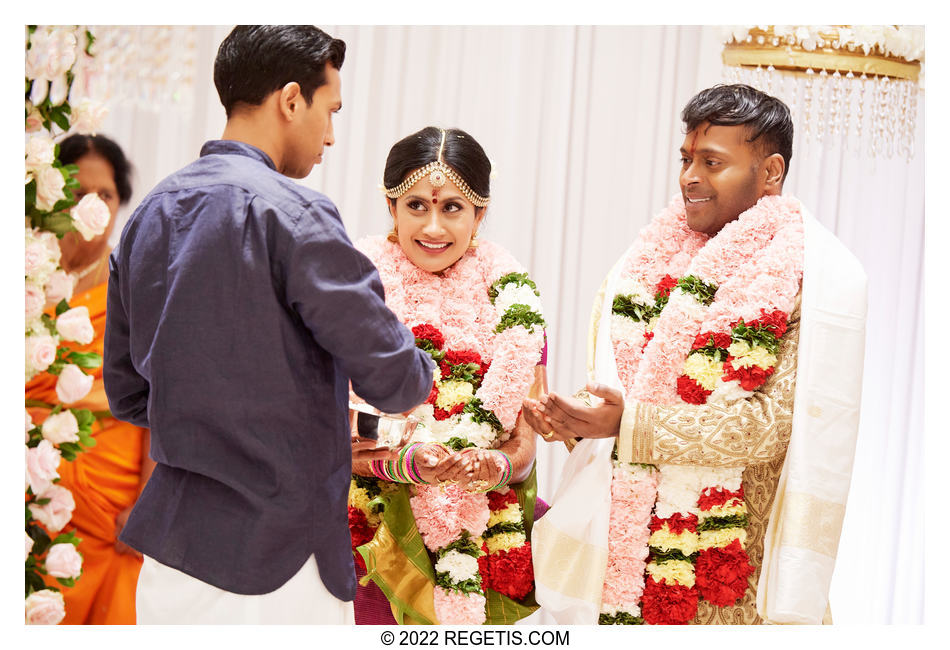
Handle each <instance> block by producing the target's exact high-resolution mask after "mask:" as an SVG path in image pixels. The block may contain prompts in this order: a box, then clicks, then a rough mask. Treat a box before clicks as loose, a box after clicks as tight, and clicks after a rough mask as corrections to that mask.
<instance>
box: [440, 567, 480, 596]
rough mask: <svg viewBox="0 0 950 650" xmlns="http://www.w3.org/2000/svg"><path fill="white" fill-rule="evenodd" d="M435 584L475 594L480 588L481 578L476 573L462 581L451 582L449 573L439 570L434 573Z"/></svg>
mask: <svg viewBox="0 0 950 650" xmlns="http://www.w3.org/2000/svg"><path fill="white" fill-rule="evenodd" d="M435 584H437V585H438V586H440V587H442V588H443V589H448V590H451V591H458V592H461V593H463V594H477V593H479V592H481V590H482V578H481V576H478V575H476V576H475V577H474V578H469V579H468V580H464V581H462V582H453V581H452V577H451V575H450V574H449V573H448V572H447V571H439V572H438V573H436V574H435Z"/></svg>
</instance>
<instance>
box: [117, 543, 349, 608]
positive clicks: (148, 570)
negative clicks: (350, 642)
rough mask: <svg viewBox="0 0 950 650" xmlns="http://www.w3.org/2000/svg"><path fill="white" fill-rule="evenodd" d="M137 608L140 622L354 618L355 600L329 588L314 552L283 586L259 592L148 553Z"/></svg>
mask: <svg viewBox="0 0 950 650" xmlns="http://www.w3.org/2000/svg"><path fill="white" fill-rule="evenodd" d="M135 613H136V619H137V620H136V623H137V624H138V625H163V624H165V625H191V624H211V625H234V624H249V625H261V624H281V625H352V624H353V603H352V602H346V601H342V600H339V599H338V598H336V597H335V596H333V594H331V593H330V592H329V591H327V588H326V587H325V586H324V585H323V581H322V580H321V579H320V573H319V572H318V571H317V561H316V559H315V558H314V557H313V556H312V555H311V556H310V559H308V560H307V561H306V562H305V563H304V565H303V566H302V567H300V570H299V571H297V573H296V574H295V575H294V576H293V577H292V578H291V579H290V580H288V581H287V582H285V583H284V584H283V585H282V586H281V587H280V588H278V589H277V590H275V591H272V592H270V593H268V594H262V595H259V596H246V595H243V594H235V593H231V592H230V591H225V590H223V589H219V588H217V587H215V586H213V585H209V584H208V583H207V582H202V581H201V580H198V579H197V578H193V577H191V576H190V575H188V574H186V573H182V572H181V571H178V570H177V569H173V568H171V567H169V566H165V565H164V564H161V563H159V562H157V561H155V560H153V559H152V558H150V557H148V556H145V558H144V563H143V564H142V571H141V572H140V573H139V581H138V587H137V591H136V596H135Z"/></svg>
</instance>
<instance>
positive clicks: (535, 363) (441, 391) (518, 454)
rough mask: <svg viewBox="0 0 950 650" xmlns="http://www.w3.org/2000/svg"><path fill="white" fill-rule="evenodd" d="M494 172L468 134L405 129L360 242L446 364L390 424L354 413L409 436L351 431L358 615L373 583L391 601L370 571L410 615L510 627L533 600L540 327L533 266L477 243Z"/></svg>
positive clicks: (394, 304)
mask: <svg viewBox="0 0 950 650" xmlns="http://www.w3.org/2000/svg"><path fill="white" fill-rule="evenodd" d="M490 172H491V163H490V161H489V160H488V157H487V156H486V155H485V152H484V150H483V149H482V147H481V146H480V145H479V144H478V142H476V141H475V139H474V138H472V136H470V135H469V134H467V133H465V132H464V131H461V130H458V129H439V128H435V127H427V128H425V129H422V130H421V131H419V132H417V133H413V134H412V135H409V136H407V137H406V138H403V139H402V140H400V141H399V142H397V143H396V144H395V145H393V147H392V149H391V150H390V153H389V156H388V158H387V161H386V168H385V172H384V176H383V181H384V188H383V189H384V191H385V194H386V200H387V206H388V208H389V213H390V215H391V216H392V219H393V224H392V230H391V232H390V233H389V234H388V236H385V237H382V236H381V237H370V238H367V239H364V240H361V241H359V242H357V247H358V248H360V249H361V250H362V251H363V252H364V253H365V254H366V255H367V256H368V257H369V258H370V259H371V260H372V261H373V262H374V263H375V264H376V266H377V268H378V269H379V274H380V277H381V279H382V282H383V285H384V287H385V290H386V304H387V305H388V306H389V308H390V309H392V310H393V311H394V312H395V313H396V314H397V316H399V318H400V319H401V320H402V321H403V322H404V323H405V324H406V325H407V326H409V327H410V328H411V329H412V331H413V333H414V334H415V336H416V345H417V346H419V347H420V348H422V349H424V350H426V351H427V352H429V353H430V354H431V355H432V357H433V359H434V360H435V361H436V363H437V365H438V368H437V370H436V372H435V376H434V378H433V384H432V391H431V393H430V395H429V398H428V400H427V401H426V403H425V404H423V405H422V406H419V407H418V408H416V409H415V410H414V411H412V412H411V413H409V414H408V416H409V419H408V420H405V421H404V422H401V421H397V420H393V419H389V418H382V420H381V421H380V423H379V424H378V425H375V424H374V425H372V426H371V427H370V429H371V430H370V431H368V432H367V429H366V427H365V418H364V420H361V419H360V418H361V417H363V416H359V415H356V414H354V416H353V418H352V420H353V421H354V425H353V428H354V434H357V433H363V434H364V435H367V434H368V435H372V436H375V435H379V436H380V438H381V439H383V438H385V436H384V433H385V432H384V429H385V428H386V426H387V424H390V423H397V422H398V425H399V426H404V425H405V423H406V422H408V423H410V427H409V429H411V430H412V433H411V435H407V437H406V440H407V442H405V443H404V442H400V443H395V444H393V447H394V448H393V449H392V450H391V451H383V452H381V451H379V449H380V447H376V446H375V443H367V442H366V440H365V439H364V438H361V437H354V441H355V442H354V463H353V472H354V476H353V482H352V484H351V489H350V501H349V505H350V508H349V512H350V515H349V516H350V529H351V533H352V537H353V546H354V549H355V550H356V551H357V553H356V561H357V564H358V565H363V564H364V563H365V568H366V572H367V576H368V578H367V579H364V580H362V581H361V582H363V583H364V586H363V587H361V588H360V591H359V593H358V594H357V599H356V610H357V611H356V616H357V622H360V620H361V619H363V620H366V619H367V616H366V614H367V612H369V611H370V610H372V609H373V602H372V601H373V598H372V596H371V593H370V592H371V591H372V593H376V594H377V597H378V599H381V598H382V597H381V596H379V592H376V591H375V589H372V588H371V586H369V585H367V584H366V583H367V582H368V580H369V579H371V580H373V581H374V582H375V583H376V585H378V586H379V588H380V589H381V591H382V593H383V594H385V596H386V597H387V598H388V600H389V604H390V606H391V610H392V613H393V615H394V616H395V619H396V621H397V622H399V623H442V624H480V623H488V624H502V623H513V622H514V621H515V620H517V619H519V618H522V617H524V616H527V615H528V614H530V613H531V611H533V609H534V608H536V605H535V604H534V599H533V588H534V578H533V570H532V565H531V544H530V541H529V537H530V530H531V523H532V521H533V514H534V504H535V497H536V482H535V474H534V455H535V438H534V434H533V432H532V431H531V429H530V428H528V427H526V426H525V425H524V421H523V419H522V417H521V414H520V408H521V403H522V400H523V398H524V397H525V396H527V395H536V394H537V393H538V392H539V391H540V390H542V389H543V388H544V384H545V373H544V365H543V361H542V356H543V352H544V351H545V350H544V348H545V339H544V320H543V318H542V315H541V303H540V298H539V293H538V291H537V288H536V286H535V284H534V282H533V281H532V280H531V279H530V278H529V277H528V275H527V273H526V272H525V270H524V268H523V267H522V266H521V265H520V264H519V263H518V262H517V261H516V260H515V259H514V258H513V257H512V256H511V255H510V254H509V253H508V252H507V251H505V250H504V249H502V248H501V247H500V246H498V245H496V244H493V243H491V242H488V241H485V240H481V239H479V238H478V228H479V226H480V225H481V224H482V222H483V220H484V219H485V213H486V210H487V206H488V203H489V176H490ZM360 422H364V425H360ZM373 422H375V421H373ZM416 423H417V424H416ZM412 425H415V428H414V429H412ZM376 427H378V428H376ZM400 430H404V429H400ZM367 444H369V445H371V446H373V449H374V450H373V451H370V452H366V451H365V450H366V446H367ZM365 458H373V459H374V460H364V459H365ZM360 568H362V566H360ZM361 610H362V611H361ZM385 613H386V614H388V612H385ZM361 614H364V616H361ZM370 618H372V617H371V616H370ZM385 618H387V619H388V616H386V617H385ZM389 620H390V622H391V619H389ZM373 622H384V621H382V620H380V621H373Z"/></svg>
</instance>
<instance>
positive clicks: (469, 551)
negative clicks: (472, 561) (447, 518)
mask: <svg viewBox="0 0 950 650" xmlns="http://www.w3.org/2000/svg"><path fill="white" fill-rule="evenodd" d="M449 551H457V552H459V553H464V554H465V555H470V556H472V557H475V558H477V557H481V556H482V549H481V548H480V547H479V546H478V544H476V543H475V541H474V540H473V539H472V537H471V535H469V533H468V531H467V530H463V531H462V535H461V536H460V537H459V538H458V539H457V540H455V541H454V542H452V543H451V544H449V545H448V546H446V547H444V548H441V549H439V555H445V554H446V553H448V552H449Z"/></svg>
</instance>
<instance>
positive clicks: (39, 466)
mask: <svg viewBox="0 0 950 650" xmlns="http://www.w3.org/2000/svg"><path fill="white" fill-rule="evenodd" d="M59 459H60V453H59V449H57V448H56V447H54V446H53V443H51V442H50V441H49V440H41V441H40V444H39V445H37V446H36V447H32V448H30V447H27V449H26V484H27V485H28V486H29V488H30V489H31V490H33V494H35V495H37V496H39V495H40V494H43V493H45V492H47V491H48V490H51V489H52V488H53V487H56V486H54V485H53V479H56V478H59V472H57V471H56V468H58V467H59Z"/></svg>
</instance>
